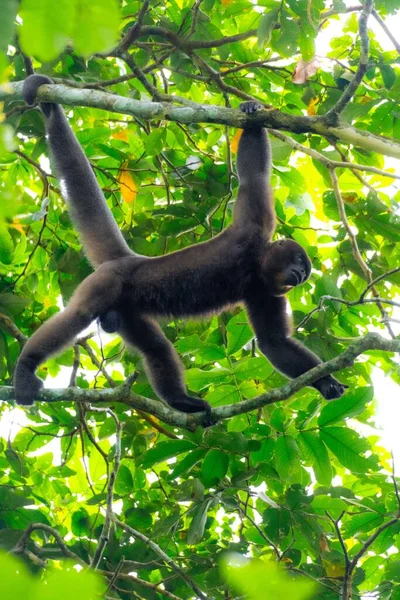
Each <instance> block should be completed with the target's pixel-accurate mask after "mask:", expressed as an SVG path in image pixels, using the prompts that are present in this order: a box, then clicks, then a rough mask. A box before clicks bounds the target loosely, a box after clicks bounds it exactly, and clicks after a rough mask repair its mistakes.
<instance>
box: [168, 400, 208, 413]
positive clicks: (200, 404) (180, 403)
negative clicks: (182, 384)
mask: <svg viewBox="0 0 400 600" xmlns="http://www.w3.org/2000/svg"><path fill="white" fill-rule="evenodd" d="M168 404H169V405H170V406H172V408H175V409H176V410H180V411H181V412H184V413H196V412H204V411H206V412H208V413H209V412H211V406H210V405H209V404H208V402H206V401H205V400H202V399H201V398H193V397H192V396H180V397H179V398H174V399H173V400H172V401H171V402H168Z"/></svg>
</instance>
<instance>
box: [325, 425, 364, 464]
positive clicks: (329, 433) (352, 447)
mask: <svg viewBox="0 0 400 600" xmlns="http://www.w3.org/2000/svg"><path fill="white" fill-rule="evenodd" d="M320 434H321V438H322V440H323V441H324V442H325V444H326V445H327V446H328V448H329V450H330V451H331V452H333V454H335V456H336V457H337V458H338V459H339V462H340V463H341V464H342V465H343V466H344V467H346V468H347V469H349V470H350V471H352V472H355V473H366V472H367V471H369V470H370V469H371V468H373V466H374V464H373V463H372V462H371V461H370V460H369V459H367V458H365V457H364V456H360V454H361V452H365V451H366V450H367V449H368V447H369V446H368V443H367V441H366V440H365V439H364V438H361V437H360V436H359V435H358V434H357V433H356V432H355V431H353V430H352V429H348V427H327V428H326V429H321V432H320Z"/></svg>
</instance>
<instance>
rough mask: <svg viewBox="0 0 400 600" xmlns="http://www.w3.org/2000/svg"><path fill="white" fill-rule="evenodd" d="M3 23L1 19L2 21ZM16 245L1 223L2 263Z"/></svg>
mask: <svg viewBox="0 0 400 600" xmlns="http://www.w3.org/2000/svg"><path fill="white" fill-rule="evenodd" d="M0 21H1V19H0ZM13 252H14V244H13V241H12V237H11V235H10V233H9V231H8V228H7V227H6V226H5V225H3V223H0V262H2V263H3V264H5V265H10V264H11V262H12V258H13Z"/></svg>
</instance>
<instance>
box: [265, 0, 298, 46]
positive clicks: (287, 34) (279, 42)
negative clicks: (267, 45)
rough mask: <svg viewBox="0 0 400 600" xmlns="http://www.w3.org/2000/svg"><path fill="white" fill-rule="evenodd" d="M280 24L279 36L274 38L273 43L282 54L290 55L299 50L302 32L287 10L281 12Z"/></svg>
mask: <svg viewBox="0 0 400 600" xmlns="http://www.w3.org/2000/svg"><path fill="white" fill-rule="evenodd" d="M280 24H281V28H280V31H279V37H278V38H277V39H273V42H272V44H271V45H272V47H273V49H274V50H276V52H278V53H279V54H280V55H281V56H284V57H286V56H288V57H289V56H292V55H293V54H295V52H296V51H297V46H298V38H299V32H300V30H299V26H298V25H297V23H296V21H294V20H293V19H292V18H291V15H290V14H289V13H288V12H287V11H285V10H283V11H282V12H281V18H280Z"/></svg>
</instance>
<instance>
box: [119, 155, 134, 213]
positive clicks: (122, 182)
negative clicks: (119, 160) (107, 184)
mask: <svg viewBox="0 0 400 600" xmlns="http://www.w3.org/2000/svg"><path fill="white" fill-rule="evenodd" d="M126 166H127V165H126V163H125V164H123V165H122V170H121V172H120V174H119V177H118V181H119V189H120V190H121V196H122V197H123V199H124V200H125V202H127V203H128V204H132V202H134V201H135V198H136V194H137V185H136V183H135V181H134V179H133V177H132V175H131V174H130V173H129V171H127V170H126Z"/></svg>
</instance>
